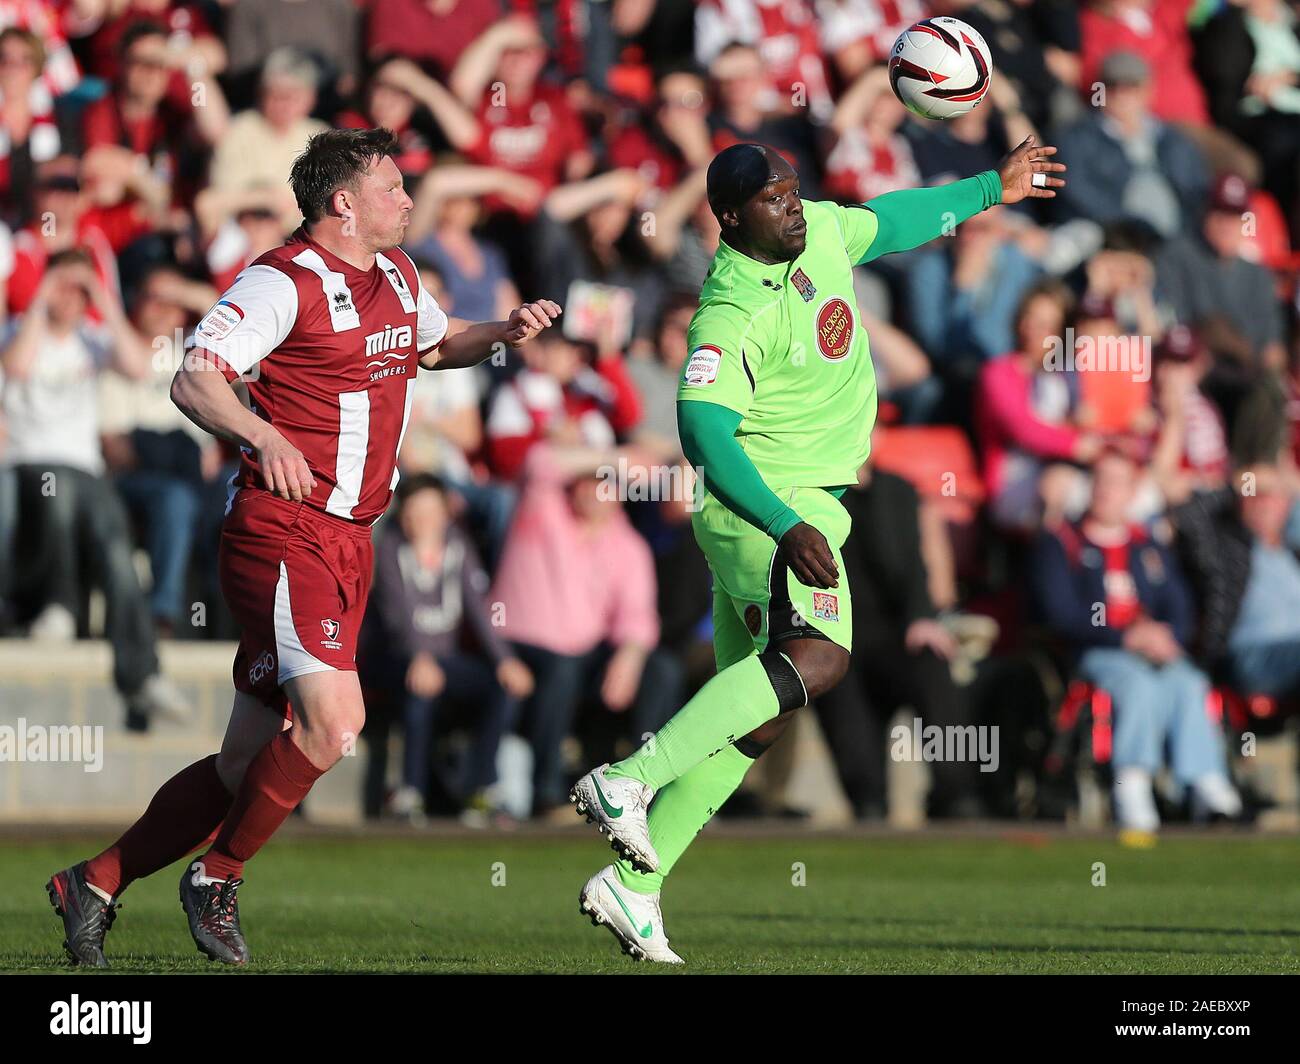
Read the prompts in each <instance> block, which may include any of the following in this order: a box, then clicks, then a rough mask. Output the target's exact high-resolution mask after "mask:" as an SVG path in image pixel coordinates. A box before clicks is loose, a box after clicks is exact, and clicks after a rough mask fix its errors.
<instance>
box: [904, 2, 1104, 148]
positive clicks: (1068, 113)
mask: <svg viewBox="0 0 1300 1064" xmlns="http://www.w3.org/2000/svg"><path fill="white" fill-rule="evenodd" d="M947 6H948V7H949V8H950V9H952V14H954V15H955V16H956V17H957V18H959V19H961V20H962V21H963V22H965V23H968V24H969V25H970V26H972V27H973V28H974V29H976V30H978V31H979V33H980V35H981V36H982V37H983V38H984V40H985V42H986V43H987V44H988V46H989V51H990V52H991V53H992V55H993V66H994V68H995V69H996V70H997V76H998V80H999V81H1003V82H1005V83H1006V84H1007V85H1008V86H1009V87H1010V88H1011V89H1012V90H1013V92H1014V94H1015V96H1016V98H1017V99H1019V101H1020V104H1021V106H1022V107H1024V109H1025V113H1026V114H1027V115H1028V116H1029V120H1030V121H1031V122H1033V123H1034V124H1035V125H1037V126H1045V125H1047V124H1048V122H1049V121H1052V122H1060V121H1061V120H1062V119H1065V118H1068V117H1072V116H1073V115H1074V114H1076V113H1077V112H1078V111H1079V109H1080V104H1079V102H1078V85H1079V81H1080V58H1079V12H1078V5H1077V4H1075V3H1072V2H1071V0H1034V2H1032V3H1007V2H1006V0H956V2H950V3H949V4H948V5H947ZM885 47H886V49H888V47H889V46H888V45H886V46H885Z"/></svg>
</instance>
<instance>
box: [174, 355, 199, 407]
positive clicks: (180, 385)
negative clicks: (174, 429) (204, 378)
mask: <svg viewBox="0 0 1300 1064" xmlns="http://www.w3.org/2000/svg"><path fill="white" fill-rule="evenodd" d="M171 399H172V402H173V403H175V404H176V407H177V409H179V410H180V412H181V413H182V414H185V415H186V416H189V415H190V414H192V413H193V412H194V400H195V387H194V374H193V373H191V372H189V371H187V370H186V368H185V366H181V367H180V369H178V370H177V371H176V376H174V377H173V378H172V386H171Z"/></svg>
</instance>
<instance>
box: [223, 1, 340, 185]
mask: <svg viewBox="0 0 1300 1064" xmlns="http://www.w3.org/2000/svg"><path fill="white" fill-rule="evenodd" d="M310 5H311V6H310V7H308V6H307V2H306V0H232V2H231V5H230V14H229V16H228V18H227V21H226V44H227V46H228V47H229V49H230V74H231V76H232V77H233V78H235V79H237V80H238V81H240V82H244V83H248V84H251V83H253V82H256V80H257V77H258V72H259V71H260V72H261V74H262V78H263V91H265V75H266V71H267V69H268V68H270V67H273V66H274V62H273V57H274V56H275V54H276V53H277V52H281V51H283V50H285V49H288V50H289V51H290V52H292V53H297V54H299V55H308V56H311V58H312V61H313V62H314V63H315V64H318V67H317V69H318V72H319V76H318V78H316V79H313V84H312V90H313V94H314V93H315V92H316V91H317V90H318V89H319V90H322V91H324V92H325V93H326V94H327V95H328V94H329V93H334V94H335V95H336V96H337V98H339V99H345V98H346V97H348V96H350V95H351V94H352V93H353V92H355V91H356V89H357V88H358V79H359V71H360V61H359V54H360V47H359V45H360V39H361V10H360V6H361V5H359V4H357V3H356V2H355V0H310ZM285 176H286V177H287V176H288V173H287V171H286V174H285Z"/></svg>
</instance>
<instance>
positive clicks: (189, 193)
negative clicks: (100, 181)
mask: <svg viewBox="0 0 1300 1064" xmlns="http://www.w3.org/2000/svg"><path fill="white" fill-rule="evenodd" d="M119 49H120V52H121V60H122V64H121V72H120V74H119V75H118V77H117V79H116V81H115V82H114V83H113V88H112V89H111V91H110V92H109V93H108V95H106V96H103V97H101V98H100V99H98V100H96V101H95V102H94V103H92V104H90V105H89V106H88V107H87V108H86V110H85V111H84V112H83V114H82V121H81V130H82V142H83V144H84V147H85V151H86V154H87V165H91V160H92V159H93V158H95V157H97V156H104V155H106V154H108V153H113V154H114V155H116V154H117V153H121V155H122V157H123V162H122V163H120V164H119V165H122V166H125V165H127V162H126V160H129V161H130V164H131V165H134V166H135V167H136V168H137V169H144V170H148V171H150V172H151V173H152V175H153V177H154V180H155V181H156V182H157V183H159V184H160V185H163V186H165V188H166V189H167V192H168V194H169V202H170V201H176V202H180V203H187V202H188V201H189V200H191V199H192V198H193V193H194V188H195V185H196V184H197V182H198V181H200V180H201V179H202V177H203V175H202V174H201V173H196V172H194V168H193V167H192V166H190V167H188V172H187V167H186V165H185V164H186V163H187V162H190V161H192V160H193V158H194V157H195V155H196V152H197V151H198V150H199V149H200V148H201V147H211V146H213V145H215V144H217V143H218V142H219V141H220V140H221V138H222V137H223V136H225V133H226V129H227V124H228V120H229V112H228V110H227V108H226V100H225V97H224V96H223V95H222V93H221V89H220V88H219V87H218V85H217V83H216V81H215V79H212V78H206V77H205V78H202V79H200V78H198V77H196V76H195V74H194V73H193V72H190V71H186V72H185V73H184V74H182V73H181V72H180V71H177V70H175V69H174V67H173V63H175V62H177V61H178V60H180V59H183V56H178V55H177V54H176V53H174V52H172V51H170V50H169V48H168V40H167V30H166V28H165V27H164V26H163V25H162V23H160V22H153V21H142V22H135V23H133V24H132V25H131V26H129V27H128V28H127V29H126V31H125V32H124V33H123V34H122V37H121V43H120V44H119ZM123 191H124V193H125V192H130V191H132V190H131V189H130V188H129V187H127V188H125V189H124V190H123Z"/></svg>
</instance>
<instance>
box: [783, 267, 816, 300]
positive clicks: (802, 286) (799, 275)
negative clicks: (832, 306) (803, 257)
mask: <svg viewBox="0 0 1300 1064" xmlns="http://www.w3.org/2000/svg"><path fill="white" fill-rule="evenodd" d="M790 283H791V284H793V285H794V286H795V288H797V289H798V290H799V294H800V295H801V296H803V301H804V302H805V303H811V302H812V301H813V296H815V295H816V294H817V289H816V288H814V287H813V283H812V281H810V280H808V275H807V274H806V273H804V272H803V267H802V266H801V267H799V269H797V270H795V271H794V273H792V274H791V275H790Z"/></svg>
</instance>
